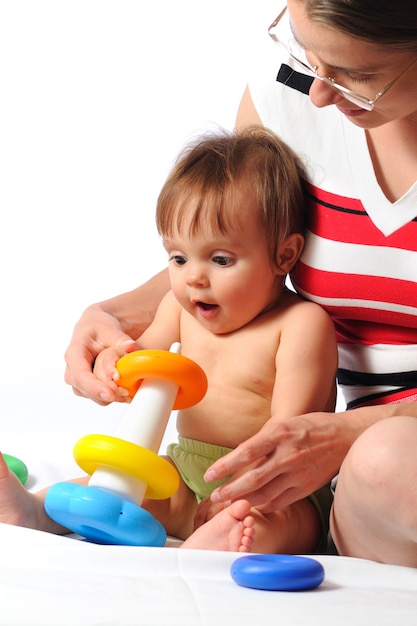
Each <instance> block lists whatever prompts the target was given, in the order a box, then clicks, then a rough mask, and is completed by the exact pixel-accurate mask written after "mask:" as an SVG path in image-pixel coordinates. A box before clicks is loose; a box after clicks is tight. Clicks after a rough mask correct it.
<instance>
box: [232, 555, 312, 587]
mask: <svg viewBox="0 0 417 626" xmlns="http://www.w3.org/2000/svg"><path fill="white" fill-rule="evenodd" d="M230 574H231V576H232V578H233V580H234V581H235V583H237V584H238V585H241V586H242V587H251V588H252V589H265V590H270V591H302V590H304V589H313V588H314V587H318V586H319V585H320V584H321V583H322V582H323V580H324V569H323V566H322V565H321V563H319V562H318V561H315V560H314V559H310V558H308V557H304V556H292V555H287V554H251V555H249V556H244V557H241V558H239V559H236V561H234V562H233V563H232V566H231V569H230Z"/></svg>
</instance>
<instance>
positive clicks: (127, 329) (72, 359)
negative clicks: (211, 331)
mask: <svg viewBox="0 0 417 626" xmlns="http://www.w3.org/2000/svg"><path fill="white" fill-rule="evenodd" d="M169 288H170V285H169V277H168V270H164V271H163V272H160V273H159V274H157V275H156V276H155V277H154V278H152V279H150V280H149V281H147V282H146V283H144V284H143V285H141V286H140V287H138V288H137V289H134V290H133V291H129V292H127V293H124V294H122V295H120V296H117V297H115V298H111V299H109V300H105V301H104V302H99V303H96V304H92V305H91V306H89V307H88V308H87V309H86V310H85V311H84V313H83V314H82V315H81V317H80V319H79V320H78V322H77V324H76V325H75V328H74V331H73V335H72V338H71V342H70V344H69V346H68V348H67V350H66V353H65V361H66V370H65V381H66V382H67V383H68V384H69V385H71V386H72V388H73V391H74V393H75V394H76V395H79V396H85V397H86V398H90V399H91V400H94V401H95V402H98V403H99V404H103V405H105V404H109V403H110V402H113V400H115V394H114V390H112V389H111V388H110V387H109V386H108V385H106V384H105V383H104V382H102V381H99V380H98V379H97V378H96V377H95V376H94V375H93V373H92V369H93V364H94V360H95V358H96V356H97V354H98V353H99V352H100V351H101V350H103V348H107V347H108V346H113V345H119V346H123V348H124V350H125V351H126V352H131V351H132V350H135V349H137V346H136V343H135V341H134V340H135V339H136V338H137V337H139V336H140V335H141V334H142V333H143V331H144V330H145V329H146V328H147V327H148V326H149V325H150V323H151V322H152V320H153V317H154V315H155V311H156V309H157V307H158V305H159V303H160V301H161V299H162V298H163V296H164V295H165V294H166V293H167V291H168V290H169Z"/></svg>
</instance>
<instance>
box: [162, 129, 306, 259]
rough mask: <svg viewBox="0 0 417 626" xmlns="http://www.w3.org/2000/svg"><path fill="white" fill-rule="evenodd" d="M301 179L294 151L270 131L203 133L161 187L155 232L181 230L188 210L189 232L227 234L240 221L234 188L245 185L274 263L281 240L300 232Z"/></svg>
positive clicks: (303, 203) (166, 234)
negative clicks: (190, 211)
mask: <svg viewBox="0 0 417 626" xmlns="http://www.w3.org/2000/svg"><path fill="white" fill-rule="evenodd" d="M304 178H305V174H304V171H303V169H302V167H301V164H300V162H299V160H298V158H297V157H296V155H295V154H294V153H293V151H292V150H291V149H290V148H289V147H288V146H287V145H286V144H285V143H284V142H282V141H281V140H280V139H279V138H278V137H277V136H276V135H275V134H274V133H273V132H272V131H270V130H267V129H265V128H263V127H258V126H256V127H251V128H248V129H246V130H243V131H239V132H228V131H224V130H222V131H218V132H215V133H208V134H205V135H203V136H202V137H199V138H197V139H195V140H194V141H192V142H191V143H189V144H188V145H187V146H186V148H185V149H184V150H183V151H182V152H181V153H180V155H179V157H178V159H177V161H176V162H175V164H174V167H173V169H172V170H171V173H170V174H169V176H168V179H167V180H166V182H165V184H164V186H163V188H162V190H161V193H160V195H159V198H158V202H157V209H156V224H157V228H158V232H159V234H160V235H161V236H162V237H165V238H169V237H171V236H172V235H173V234H174V233H175V232H176V231H179V230H181V223H182V222H183V218H184V215H185V214H186V215H187V226H188V227H189V229H190V234H191V235H192V234H196V233H201V232H202V231H204V230H205V229H207V228H210V229H212V231H213V232H220V233H223V234H225V233H227V231H228V230H229V229H233V228H236V227H237V224H238V220H239V206H238V203H236V202H233V197H234V196H233V191H234V190H235V189H237V188H238V189H241V188H242V186H243V188H244V190H245V192H246V193H249V194H251V193H253V199H254V205H255V206H256V208H257V209H258V211H259V220H260V225H261V228H262V229H263V231H264V233H265V243H266V246H267V249H268V252H269V255H270V259H271V264H272V266H277V250H278V247H279V245H280V243H281V242H282V241H284V240H285V239H286V238H287V237H288V236H289V235H291V234H292V233H301V234H303V232H304V227H305V215H306V198H305V194H304V185H303V179H304ZM190 203H191V204H190ZM190 206H192V210H193V215H192V219H191V220H190V219H189V213H188V211H189V210H190ZM243 226H244V225H243Z"/></svg>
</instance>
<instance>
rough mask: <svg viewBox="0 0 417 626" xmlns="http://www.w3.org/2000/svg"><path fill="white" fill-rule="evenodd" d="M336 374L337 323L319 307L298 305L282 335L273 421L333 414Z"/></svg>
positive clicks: (304, 304)
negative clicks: (308, 415) (321, 412)
mask: <svg viewBox="0 0 417 626" xmlns="http://www.w3.org/2000/svg"><path fill="white" fill-rule="evenodd" d="M336 371H337V344H336V334H335V330H334V326H333V322H332V321H331V319H330V317H329V316H328V315H327V313H326V312H325V311H324V310H323V309H322V308H321V307H319V306H318V305H316V304H313V303H311V302H302V303H300V304H298V306H295V307H294V310H293V313H292V316H290V317H289V320H288V321H287V323H286V325H285V327H284V329H283V331H282V333H281V340H280V344H279V348H278V351H277V355H276V379H275V385H274V391H273V397H272V407H271V414H272V417H275V418H281V417H282V418H283V419H285V418H287V417H293V416H296V415H303V414H305V413H310V412H315V411H333V410H334V406H335V400H336Z"/></svg>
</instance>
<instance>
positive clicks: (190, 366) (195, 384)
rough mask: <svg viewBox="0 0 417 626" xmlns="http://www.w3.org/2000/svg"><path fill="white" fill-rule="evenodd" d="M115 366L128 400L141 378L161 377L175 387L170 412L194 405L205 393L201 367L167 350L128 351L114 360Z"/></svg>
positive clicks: (204, 376) (205, 388) (203, 375)
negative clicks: (172, 383) (175, 394)
mask: <svg viewBox="0 0 417 626" xmlns="http://www.w3.org/2000/svg"><path fill="white" fill-rule="evenodd" d="M116 367H117V370H118V372H119V374H120V379H119V380H118V381H117V384H118V385H119V386H120V387H126V389H128V390H129V393H130V395H131V397H132V398H133V396H134V395H135V393H136V392H137V390H138V388H139V387H140V384H141V383H142V381H143V380H144V379H145V378H162V379H164V380H171V381H172V382H174V383H176V384H177V385H178V387H179V389H178V394H177V397H176V399H175V402H174V406H173V408H174V409H186V408H188V407H190V406H193V405H194V404H197V402H200V400H201V399H202V398H203V397H204V395H205V393H206V391H207V378H206V375H205V373H204V372H203V370H202V369H201V367H200V366H199V365H197V363H194V361H191V359H188V358H187V357H185V356H182V354H176V353H175V352H169V351H168V350H137V351H136V352H130V353H129V354H125V355H124V356H122V357H121V358H120V359H119V360H118V362H117V365H116Z"/></svg>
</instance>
